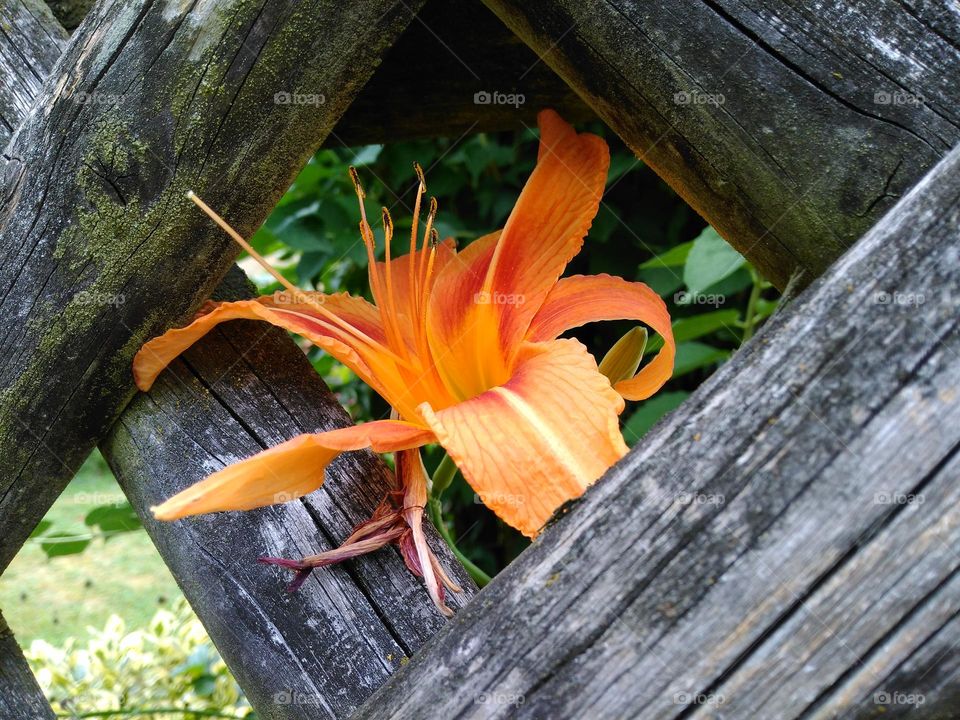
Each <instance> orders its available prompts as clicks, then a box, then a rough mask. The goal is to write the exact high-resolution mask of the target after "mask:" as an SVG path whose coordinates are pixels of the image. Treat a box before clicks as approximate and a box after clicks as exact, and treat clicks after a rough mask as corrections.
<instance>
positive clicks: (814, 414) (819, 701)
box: [355, 147, 960, 720]
mask: <svg viewBox="0 0 960 720" xmlns="http://www.w3.org/2000/svg"><path fill="white" fill-rule="evenodd" d="M958 302H960V147H958V148H956V149H954V150H953V151H951V153H950V154H949V155H948V156H947V157H946V158H945V159H944V160H943V161H941V162H940V163H939V164H938V165H937V166H936V167H935V168H934V169H933V170H932V171H931V172H930V173H929V174H928V175H927V176H926V177H925V178H924V179H923V180H922V181H921V182H920V183H919V184H918V185H917V186H916V187H915V188H914V189H913V190H912V191H910V193H909V194H908V195H907V196H906V197H905V198H904V199H902V200H901V201H900V202H899V203H898V204H897V205H896V206H894V207H893V208H892V209H891V210H890V211H889V212H888V213H887V215H885V216H884V217H883V219H882V220H881V221H880V222H879V223H878V224H877V226H876V227H875V228H873V229H872V230H871V231H870V232H868V233H867V234H866V235H865V236H864V238H863V239H862V240H861V241H860V242H859V243H857V244H856V245H855V246H854V248H853V249H852V250H850V251H849V252H848V253H847V254H845V255H844V256H843V257H842V258H841V259H840V260H839V261H838V262H837V263H836V264H835V265H834V266H833V267H832V268H831V269H830V270H829V271H828V272H827V274H826V275H825V276H824V277H822V278H821V279H820V280H818V281H817V282H816V283H815V284H814V285H813V286H812V287H810V288H809V289H808V290H807V291H806V292H805V293H804V294H802V295H801V296H800V297H798V298H797V299H796V300H794V301H793V302H792V303H791V304H790V305H789V306H788V307H786V308H785V309H784V310H783V311H782V312H780V313H778V314H777V315H776V316H775V317H774V318H773V319H772V320H771V322H770V323H769V324H768V325H767V326H766V327H764V329H763V331H762V332H760V333H759V334H758V335H757V336H756V337H755V338H754V339H753V340H751V341H750V342H749V343H748V344H747V345H746V346H745V347H744V348H743V349H742V350H741V351H740V352H739V353H738V354H737V355H735V356H734V358H733V359H732V360H731V361H730V362H729V363H727V364H726V365H725V366H724V367H722V368H721V369H720V370H719V371H718V372H717V373H716V374H715V375H713V376H712V377H711V378H710V379H709V380H708V381H707V382H706V383H705V384H704V385H703V386H701V387H700V388H699V389H698V390H697V391H696V392H695V393H694V395H693V396H691V398H690V399H689V400H688V401H687V402H686V403H684V405H683V406H682V407H680V408H679V409H677V410H676V411H674V412H673V413H672V414H671V415H669V416H668V417H667V418H665V419H664V420H663V421H661V422H660V423H659V424H658V425H657V426H656V427H655V428H654V429H653V430H652V431H651V432H650V433H649V434H648V435H647V436H646V437H645V438H644V442H643V443H642V444H641V445H639V446H638V447H636V448H635V449H634V450H633V451H632V452H631V453H630V454H629V455H628V456H627V457H626V458H625V459H624V460H623V461H622V462H621V463H619V464H618V465H617V466H615V467H614V468H612V469H611V470H610V471H609V472H608V473H607V475H606V476H605V477H604V478H602V479H601V480H600V481H599V482H598V483H597V484H596V485H595V486H593V487H592V488H590V489H589V490H588V491H587V493H586V494H585V495H584V497H583V498H582V499H581V500H580V501H579V502H578V503H576V504H574V505H573V506H571V507H570V508H569V509H568V511H567V512H566V514H564V515H563V516H562V517H561V518H560V519H559V520H558V521H557V522H556V523H555V524H554V525H552V526H550V527H548V528H547V529H546V531H545V532H544V533H543V535H542V536H541V537H540V538H539V539H538V540H537V541H536V542H535V543H534V544H533V545H532V546H531V548H529V549H528V550H527V551H525V552H524V553H523V554H522V555H521V556H520V557H519V558H518V559H517V560H516V561H515V562H514V563H513V564H511V565H510V566H509V567H508V568H507V569H506V570H505V571H504V572H503V573H501V574H500V575H498V576H497V577H496V578H495V579H494V581H493V582H492V583H491V584H490V585H489V586H488V587H487V588H486V589H485V590H484V591H483V592H482V593H481V594H480V595H479V596H478V597H477V598H476V600H475V601H474V602H473V603H471V605H470V606H468V607H467V608H466V609H465V610H464V611H462V612H461V613H460V614H459V615H458V616H457V617H456V618H455V619H454V620H453V621H452V622H451V623H450V624H448V625H447V627H445V628H444V629H443V630H442V631H441V632H440V633H438V635H437V636H436V637H435V638H434V639H432V640H431V641H430V642H429V643H428V645H427V646H426V647H425V648H424V650H423V651H421V653H420V654H418V655H417V656H416V657H414V659H413V660H412V661H411V663H410V664H409V665H408V666H407V667H406V668H404V669H402V670H401V671H400V672H398V673H397V674H396V675H394V676H393V677H392V678H391V679H390V680H389V681H388V682H387V684H386V685H385V686H384V687H383V688H382V689H381V690H380V691H378V692H377V694H375V695H374V696H373V697H372V698H371V699H370V700H369V701H368V702H367V704H366V705H365V706H364V707H363V708H362V709H361V710H360V712H358V713H357V715H356V716H355V717H356V718H358V719H359V718H385V717H390V718H401V717H403V718H405V717H425V716H431V717H463V718H467V717H470V718H492V717H496V718H502V717H509V718H542V717H591V718H624V717H631V718H638V719H643V718H657V719H664V718H674V719H676V720H680V719H681V718H683V719H687V718H698V719H699V718H716V717H723V718H726V719H729V720H736V719H740V718H743V719H744V720H746V719H748V718H756V717H763V718H817V719H820V718H823V719H826V718H841V717H842V718H874V717H903V716H906V715H909V716H910V717H916V718H924V719H928V718H937V719H943V720H946V719H947V718H953V717H956V708H957V707H958V705H960V666H958V663H957V659H956V657H957V654H956V650H955V648H956V646H957V644H960V622H958V617H960V554H958V553H957V551H956V548H957V546H958V542H960V485H958V483H957V478H958V477H960V390H958V387H957V380H958V378H960V320H958V313H957V308H958ZM918 697H920V698H922V700H920V701H918Z"/></svg>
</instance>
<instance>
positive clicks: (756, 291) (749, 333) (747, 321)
mask: <svg viewBox="0 0 960 720" xmlns="http://www.w3.org/2000/svg"><path fill="white" fill-rule="evenodd" d="M748 268H749V270H750V277H752V278H753V287H752V288H751V289H750V299H749V300H747V310H746V313H744V318H743V340H742V341H741V343H740V344H741V345H742V344H743V343H745V342H746V341H747V340H749V339H750V338H752V337H753V331H754V329H755V327H756V324H757V302H759V300H760V291H761V290H762V289H763V280H762V278H761V277H760V273H758V272H757V271H756V270H755V269H754V268H753V266H752V265H749V266H748Z"/></svg>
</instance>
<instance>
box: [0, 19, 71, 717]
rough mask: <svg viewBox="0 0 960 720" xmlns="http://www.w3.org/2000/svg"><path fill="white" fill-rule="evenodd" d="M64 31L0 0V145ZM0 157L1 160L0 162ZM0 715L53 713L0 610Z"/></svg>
mask: <svg viewBox="0 0 960 720" xmlns="http://www.w3.org/2000/svg"><path fill="white" fill-rule="evenodd" d="M66 38H67V33H66V32H65V31H64V30H63V28H61V27H60V25H59V23H58V22H57V20H56V18H54V17H53V16H52V15H51V14H50V10H49V9H48V8H47V7H46V5H44V4H43V3H42V2H39V1H38V0H0V148H2V147H5V146H6V144H7V142H8V141H9V140H10V137H11V135H12V134H13V131H14V130H15V129H16V128H17V127H19V125H20V123H21V122H23V120H24V118H25V117H26V116H27V114H28V113H29V112H30V109H31V108H32V107H33V104H34V102H35V101H36V99H37V97H39V95H40V88H41V87H42V85H43V81H44V80H45V79H46V77H47V75H49V73H50V70H51V69H52V68H53V66H54V65H55V64H56V62H57V59H58V58H59V57H60V54H61V53H62V52H63V47H64V45H65V44H66ZM2 165H3V161H2V160H0V167H2ZM0 717H2V718H5V719H9V720H38V719H41V718H42V719H46V718H53V717H54V713H53V710H52V709H51V707H50V705H49V703H48V702H47V700H46V698H45V697H44V696H43V692H42V690H41V689H40V687H39V686H38V685H37V681H36V679H35V678H34V677H33V673H32V672H31V670H30V667H29V665H27V661H26V659H25V658H24V657H23V653H22V652H21V651H20V647H19V646H18V645H17V640H16V638H15V637H14V635H13V632H12V631H11V630H10V627H9V626H8V625H7V623H6V620H4V618H3V615H2V614H0Z"/></svg>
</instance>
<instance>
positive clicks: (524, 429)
mask: <svg viewBox="0 0 960 720" xmlns="http://www.w3.org/2000/svg"><path fill="white" fill-rule="evenodd" d="M622 409H623V398H621V397H620V395H618V394H617V393H616V392H615V391H614V390H613V388H611V387H610V383H609V382H608V381H607V379H606V378H605V377H604V376H603V375H601V374H600V373H599V371H598V370H597V364H596V361H595V360H594V359H593V357H592V356H591V355H590V353H588V352H587V350H586V348H585V347H584V346H583V345H582V344H580V343H579V342H577V341H576V340H555V341H553V342H547V343H527V344H525V345H524V346H523V347H522V348H521V350H520V352H519V354H518V356H517V366H516V371H515V373H514V375H513V377H511V378H510V379H509V380H508V381H507V382H506V383H505V384H504V385H502V386H500V387H496V388H493V389H492V390H488V391H487V392H484V393H482V394H481V395H478V396H476V397H474V398H472V399H470V400H467V401H465V402H461V403H458V404H456V405H453V406H451V407H449V408H446V409H443V410H438V411H436V412H435V411H434V410H433V409H432V408H431V407H430V406H429V405H428V404H426V403H424V404H423V405H421V406H420V408H419V411H420V413H421V415H422V417H423V419H424V421H425V422H426V423H427V424H428V425H429V426H430V427H431V428H432V429H433V431H434V433H435V434H436V437H437V441H438V442H439V443H440V444H441V445H443V447H444V448H445V449H446V450H447V452H448V453H450V456H451V457H452V458H453V460H454V462H456V464H457V466H458V467H459V468H460V469H461V471H462V472H463V475H464V477H465V478H466V479H467V482H469V483H470V485H471V486H472V487H473V489H474V490H475V491H476V492H477V494H478V495H479V496H480V499H481V500H482V501H483V503H484V504H485V505H487V507H489V508H491V509H492V510H493V511H494V512H495V513H497V515H499V516H500V517H501V518H502V519H503V520H504V521H505V522H507V523H509V524H510V525H512V526H513V527H515V528H517V529H518V530H520V531H521V532H522V533H523V534H524V535H527V536H528V537H534V536H536V534H537V533H538V532H539V530H540V528H541V527H542V526H543V524H544V523H545V522H546V521H547V520H548V519H549V518H550V516H551V515H552V514H553V512H554V511H555V510H556V509H557V508H558V507H560V505H562V504H563V503H564V502H566V501H567V500H570V499H571V498H575V497H579V496H580V495H581V494H582V493H583V491H584V490H585V489H586V487H587V486H588V485H590V484H591V483H592V482H593V481H594V480H596V479H597V478H599V477H600V476H601V475H602V474H603V473H604V472H605V471H606V469H607V468H608V467H610V466H611V465H612V464H613V463H615V462H616V461H617V460H619V459H620V458H621V457H622V456H623V455H624V454H625V453H626V452H627V447H626V445H625V444H624V442H623V436H622V435H621V434H620V428H619V424H618V422H617V416H618V414H619V413H620V411H621V410H622Z"/></svg>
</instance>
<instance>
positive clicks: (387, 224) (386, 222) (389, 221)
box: [381, 208, 393, 237]
mask: <svg viewBox="0 0 960 720" xmlns="http://www.w3.org/2000/svg"><path fill="white" fill-rule="evenodd" d="M381 215H382V216H383V231H384V233H386V235H387V237H393V218H392V217H390V211H389V210H387V209H386V208H382V209H381Z"/></svg>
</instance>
